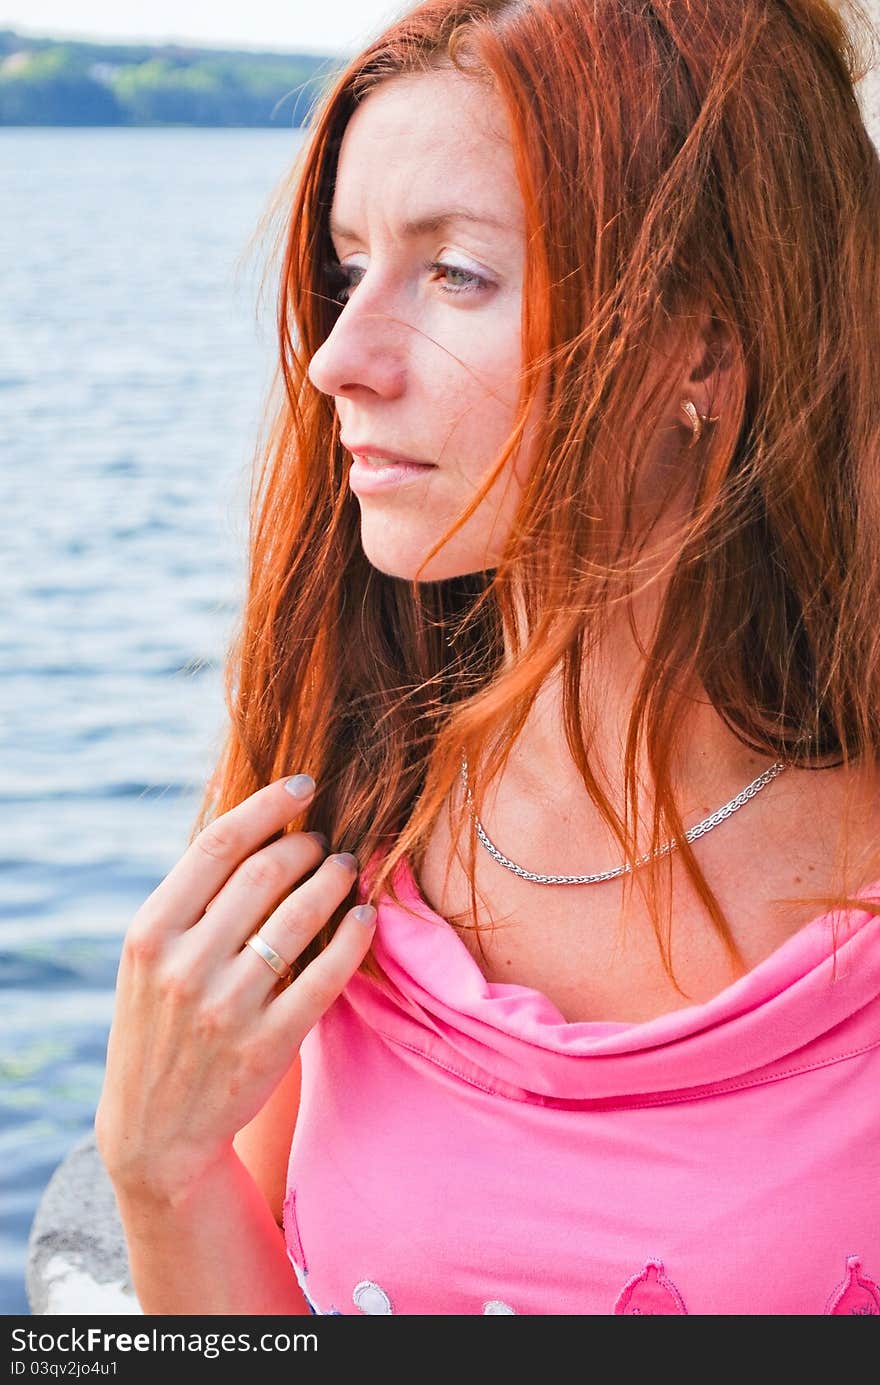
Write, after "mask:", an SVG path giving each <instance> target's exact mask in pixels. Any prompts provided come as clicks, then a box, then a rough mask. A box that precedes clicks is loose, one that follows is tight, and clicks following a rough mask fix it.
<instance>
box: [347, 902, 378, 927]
mask: <svg viewBox="0 0 880 1385" xmlns="http://www.w3.org/2000/svg"><path fill="white" fill-rule="evenodd" d="M351 916H352V918H353V919H357V921H358V923H363V924H365V925H366V927H367V928H370V927H371V926H372V924H374V923H375V922H376V910H375V909H374V907H373V905H372V904H359V905H358V906H357V908H356V909H352V911H351Z"/></svg>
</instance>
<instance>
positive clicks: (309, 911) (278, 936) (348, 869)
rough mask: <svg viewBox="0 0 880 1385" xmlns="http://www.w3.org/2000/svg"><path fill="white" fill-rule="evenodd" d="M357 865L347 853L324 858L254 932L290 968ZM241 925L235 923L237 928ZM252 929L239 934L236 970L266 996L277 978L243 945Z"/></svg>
mask: <svg viewBox="0 0 880 1385" xmlns="http://www.w3.org/2000/svg"><path fill="white" fill-rule="evenodd" d="M357 873H358V872H357V862H356V860H355V858H354V856H352V855H350V854H349V853H348V852H340V853H338V854H336V855H333V856H328V857H327V858H326V860H325V861H323V862H322V864H321V865H320V866H319V867H318V869H317V870H316V871H315V874H314V875H313V876H312V877H311V879H310V880H305V881H303V883H302V884H301V885H297V887H296V889H295V890H293V891H292V892H291V893H290V894H289V895H288V896H287V898H286V899H285V900H283V901H282V903H281V904H279V906H278V908H277V909H275V910H274V912H273V913H272V914H270V916H269V917H268V918H267V919H266V922H265V923H264V924H263V925H262V926H261V927H260V928H259V929H257V930H256V931H257V932H258V933H259V936H260V938H261V939H262V940H263V942H264V943H268V945H269V947H271V948H272V949H273V951H275V952H277V953H278V955H279V957H282V958H283V959H284V961H285V962H286V963H287V964H288V966H292V965H293V964H294V962H295V961H296V959H297V958H298V957H299V954H300V953H301V952H302V950H303V948H304V947H305V946H306V945H307V944H308V943H309V942H311V940H312V938H314V936H315V934H316V933H318V932H320V930H321V929H322V928H323V927H324V926H325V924H326V923H327V922H328V920H329V919H330V918H331V916H332V915H333V914H334V912H335V911H336V910H337V909H338V908H339V905H340V904H341V903H342V902H343V900H344V899H345V897H346V895H347V894H348V893H349V891H350V890H351V887H352V885H353V884H354V882H355V880H356V879H357ZM240 926H241V925H240V924H239V927H240ZM254 931H255V930H254V929H253V928H251V929H249V930H247V931H245V932H243V933H240V935H239V947H240V949H241V953H240V961H239V964H238V965H239V970H240V971H241V972H242V974H244V975H247V976H248V977H249V978H252V980H253V983H254V986H255V988H256V989H257V990H259V991H261V992H263V993H266V994H268V992H269V991H271V990H272V988H273V986H274V985H277V982H278V976H277V975H276V974H275V973H274V972H273V970H272V967H271V966H270V965H269V963H268V962H267V961H265V960H264V958H262V957H260V956H259V954H258V953H256V952H255V951H254V950H253V948H250V947H247V946H246V941H247V938H248V937H249V936H250V934H251V933H253V932H254Z"/></svg>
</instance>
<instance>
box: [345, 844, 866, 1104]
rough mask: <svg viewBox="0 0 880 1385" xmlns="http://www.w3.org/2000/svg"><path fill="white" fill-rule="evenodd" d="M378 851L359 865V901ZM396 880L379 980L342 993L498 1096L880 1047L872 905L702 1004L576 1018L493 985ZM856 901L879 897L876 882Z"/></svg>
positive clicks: (568, 1097) (810, 927)
mask: <svg viewBox="0 0 880 1385" xmlns="http://www.w3.org/2000/svg"><path fill="white" fill-rule="evenodd" d="M378 859H379V854H378V853H377V854H376V855H375V856H374V857H373V858H372V859H371V861H370V862H369V863H368V865H367V867H366V868H365V869H364V871H363V872H362V875H361V880H360V884H359V890H358V892H359V896H360V898H362V899H363V898H366V895H367V892H368V889H369V885H370V883H371V880H372V877H373V875H374V872H375V868H376V865H377V863H378ZM393 878H394V884H395V888H396V889H397V891H398V893H399V895H400V898H401V901H402V903H401V904H399V905H398V904H395V903H394V901H393V900H392V899H391V897H390V895H389V894H388V893H387V892H383V893H382V895H380V897H379V898H378V899H377V900H376V907H377V911H378V917H377V920H376V931H375V934H374V939H373V953H374V956H375V958H376V961H377V962H378V963H379V966H380V967H381V969H382V972H383V980H382V982H375V981H374V980H373V979H372V978H369V977H365V976H364V975H363V973H360V972H359V973H356V974H355V976H354V977H352V978H351V980H350V982H349V984H348V986H347V987H346V992H345V995H346V998H347V1000H348V1001H349V1003H350V1004H352V1005H353V1006H354V1008H355V1009H356V1010H357V1011H359V1012H360V1014H361V1016H362V1018H364V1020H365V1021H366V1022H368V1023H369V1024H371V1025H372V1026H373V1027H374V1028H375V1029H377V1030H378V1031H379V1032H380V1033H382V1034H383V1035H384V1036H385V1037H386V1038H388V1039H389V1040H391V1041H392V1042H398V1043H400V1044H402V1045H403V1046H405V1047H407V1048H410V1049H413V1050H414V1051H417V1052H421V1053H423V1054H424V1055H425V1056H426V1057H429V1058H430V1059H431V1060H432V1061H434V1062H435V1063H438V1064H440V1065H441V1066H445V1067H447V1068H448V1069H449V1070H450V1071H453V1072H458V1073H459V1075H461V1076H462V1077H464V1078H465V1079H466V1080H469V1081H473V1082H476V1083H477V1085H481V1086H485V1087H488V1088H489V1089H490V1090H496V1091H498V1092H499V1094H501V1095H507V1096H514V1097H518V1098H520V1099H532V1100H538V1101H541V1100H544V1101H551V1102H552V1101H556V1102H562V1103H565V1102H568V1101H576V1102H581V1101H603V1100H604V1101H617V1100H620V1099H623V1098H626V1099H627V1100H628V1101H629V1102H630V1104H631V1103H632V1102H633V1101H634V1100H635V1101H638V1099H642V1100H643V1101H644V1103H645V1104H656V1103H657V1102H658V1101H662V1100H675V1099H676V1098H677V1097H683V1096H696V1095H699V1094H707V1095H708V1094H709V1093H710V1092H712V1091H714V1090H718V1089H719V1088H723V1087H725V1086H743V1085H747V1084H752V1083H759V1082H763V1081H769V1080H774V1079H775V1078H778V1077H780V1076H783V1075H786V1074H787V1073H790V1072H792V1071H798V1070H800V1069H802V1068H805V1067H811V1066H816V1065H824V1064H825V1063H827V1062H830V1061H835V1060H836V1058H839V1057H841V1056H844V1055H845V1054H847V1053H849V1052H857V1051H859V1049H860V1046H861V1047H862V1048H865V1047H871V1046H872V1045H873V1044H876V1043H880V919H878V918H877V917H875V916H874V915H872V914H871V913H870V912H869V911H868V910H861V909H852V910H849V911H841V910H835V911H829V912H826V913H823V914H821V915H819V916H818V917H816V918H814V919H813V920H811V921H810V922H809V923H807V924H804V925H802V926H801V927H800V928H799V929H798V930H797V932H795V933H794V934H792V936H791V937H789V938H787V939H786V940H785V941H784V942H783V943H782V944H780V946H779V947H777V948H776V949H775V950H774V951H773V952H772V953H771V954H770V955H769V956H768V957H766V958H765V959H764V960H763V961H762V962H759V963H758V964H757V966H755V967H754V968H753V969H752V970H751V971H749V972H748V973H747V974H746V975H745V976H742V977H740V978H738V979H737V980H736V981H734V982H732V983H731V984H730V985H729V986H727V987H725V988H724V989H723V990H722V991H720V992H719V993H718V994H716V995H715V996H713V997H712V998H711V999H709V1000H707V1001H705V1002H701V1003H699V1004H695V1005H688V1006H686V1007H683V1008H681V1009H677V1010H673V1011H669V1012H667V1013H665V1014H662V1015H659V1016H657V1017H656V1018H654V1019H650V1020H645V1021H634V1022H628V1021H601V1020H599V1021H596V1020H586V1021H570V1020H566V1019H565V1017H564V1016H563V1015H562V1013H561V1011H560V1010H559V1009H558V1007H557V1006H556V1005H555V1004H554V1003H553V1002H552V1001H551V1000H550V998H549V997H548V996H547V995H545V994H544V993H543V992H541V991H539V990H536V989H534V988H532V987H530V986H524V985H519V984H515V983H505V982H495V981H489V980H487V978H486V977H485V976H484V975H483V973H482V971H481V970H480V967H479V965H478V963H477V961H476V959H475V958H474V957H473V955H472V954H471V952H470V951H469V950H468V948H467V947H466V945H465V943H464V942H463V940H462V939H461V938H460V937H459V935H458V933H457V932H456V931H455V929H454V928H453V927H452V925H451V924H450V923H449V921H448V920H447V919H445V918H443V917H442V916H441V915H440V914H438V913H436V912H435V911H434V910H433V909H432V908H431V907H430V905H429V904H428V903H427V901H426V900H425V899H424V897H423V896H422V894H421V892H420V890H419V886H418V884H417V882H416V879H415V876H414V873H413V870H412V868H411V865H410V862H409V860H408V859H407V858H403V859H402V860H401V861H400V862H399V863H398V865H397V867H396V869H395V872H394V877H393ZM856 897H858V898H871V897H876V898H880V881H877V882H874V883H872V884H870V885H867V886H865V887H864V888H863V889H861V890H859V891H858V892H857V894H856ZM587 907H588V906H587ZM835 924H836V925H837V926H836V930H835ZM835 932H836V938H835ZM835 943H836V945H835Z"/></svg>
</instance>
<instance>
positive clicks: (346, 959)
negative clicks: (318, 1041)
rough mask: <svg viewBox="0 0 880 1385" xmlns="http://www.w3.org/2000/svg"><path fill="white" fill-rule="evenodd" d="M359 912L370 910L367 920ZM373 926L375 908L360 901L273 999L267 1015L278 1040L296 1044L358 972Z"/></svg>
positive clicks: (365, 953)
mask: <svg viewBox="0 0 880 1385" xmlns="http://www.w3.org/2000/svg"><path fill="white" fill-rule="evenodd" d="M361 911H369V915H370V917H369V918H368V920H367V921H366V922H363V921H362V920H361V919H359V918H358V917H357V915H358V913H359V912H361ZM375 929H376V910H375V908H373V906H372V905H365V904H361V905H357V906H356V907H355V908H354V909H350V910H349V912H348V913H347V914H346V915H345V917H344V918H343V919H342V920H341V922H340V924H339V927H338V928H337V930H336V932H335V933H334V934H333V937H332V938H331V939H330V942H329V943H328V944H327V946H326V947H325V948H323V949H322V950H321V952H319V953H318V956H317V957H315V958H314V959H313V960H312V961H311V962H309V964H308V966H307V967H304V968H303V970H302V971H301V972H300V974H299V976H298V977H297V978H296V980H295V981H294V982H293V983H292V984H291V985H289V986H286V987H285V988H284V990H282V991H281V992H280V993H279V995H278V996H277V997H276V998H275V999H274V1000H273V1001H272V1004H271V1005H270V1007H269V1009H268V1011H267V1014H269V1015H271V1016H272V1019H273V1023H276V1022H277V1026H278V1028H277V1032H278V1036H279V1041H281V1040H282V1039H283V1040H284V1041H285V1042H290V1039H291V1037H293V1038H294V1039H295V1041H296V1044H297V1047H299V1045H300V1044H301V1043H302V1041H303V1039H304V1038H305V1036H306V1034H307V1033H308V1032H309V1030H310V1029H311V1028H312V1026H313V1025H314V1024H316V1023H317V1021H318V1020H319V1019H320V1018H321V1016H322V1015H323V1013H324V1011H325V1010H328V1009H329V1008H330V1006H331V1005H332V1004H333V1002H334V1000H335V999H336V997H337V996H338V995H339V994H340V993H341V992H342V991H343V990H344V989H345V987H346V985H347V984H348V982H349V981H350V980H351V977H352V976H353V975H354V973H355V972H356V971H357V969H358V967H359V966H360V964H361V962H362V961H363V960H364V958H365V957H366V955H367V953H368V952H369V950H370V944H371V943H372V941H373V934H374V933H375ZM247 950H248V951H250V948H248V949H247Z"/></svg>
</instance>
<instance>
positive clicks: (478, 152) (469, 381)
mask: <svg viewBox="0 0 880 1385" xmlns="http://www.w3.org/2000/svg"><path fill="white" fill-rule="evenodd" d="M420 222H421V223H423V224H422V225H418V224H410V225H407V223H420ZM429 222H431V223H433V224H428V223H429ZM331 230H332V236H333V247H334V250H335V254H336V256H337V258H338V260H339V263H340V265H341V266H342V268H343V270H344V274H345V284H344V286H343V287H341V288H340V290H339V292H340V296H341V301H343V302H344V304H345V306H344V308H343V311H342V312H341V314H340V316H339V319H338V321H337V322H336V324H335V326H334V328H333V331H332V332H331V333H330V335H329V336H328V338H327V340H326V341H325V342H324V343H323V345H322V346H321V347H320V348H319V350H318V351H316V353H315V355H314V356H313V357H312V360H311V363H310V366H309V377H310V379H311V381H312V383H313V384H314V385H315V386H316V388H317V389H319V390H322V391H323V392H324V393H325V394H328V395H332V396H333V399H334V401H335V405H336V410H337V413H338V416H339V424H340V432H341V437H342V441H343V444H344V445H345V446H346V448H347V454H348V455H347V460H348V461H349V463H351V462H352V460H353V459H352V457H351V455H350V454H352V453H358V452H359V450H360V449H361V448H362V447H366V448H371V449H375V451H376V452H377V453H393V454H397V455H398V456H403V457H407V458H411V459H412V460H414V461H416V462H422V463H430V465H429V466H425V467H424V469H422V470H419V471H416V472H414V473H409V474H408V475H407V476H406V477H405V478H404V479H398V478H399V476H400V472H399V471H396V472H394V473H393V474H392V473H391V472H390V471H383V470H382V469H381V468H380V467H378V466H374V465H373V464H371V462H369V461H360V462H355V463H354V470H353V472H352V474H351V476H350V478H349V484H350V485H351V487H352V490H353V491H354V493H355V495H356V496H357V501H358V504H359V506H360V512H361V539H362V543H363V548H364V552H365V554H366V556H367V558H368V559H369V561H370V562H371V563H372V564H373V565H374V566H375V567H377V568H380V569H381V570H382V571H383V572H386V573H389V574H391V575H393V576H397V577H404V578H411V577H413V576H414V575H415V574H416V572H417V570H418V569H419V567H420V564H421V563H422V562H423V560H424V557H425V555H426V553H427V552H428V551H429V549H430V548H431V546H432V545H433V544H434V543H435V542H436V541H437V539H438V538H439V537H440V536H441V535H442V534H443V533H444V532H445V531H446V529H447V528H449V526H450V525H451V524H452V523H453V522H454V521H455V519H456V518H457V516H458V515H459V513H460V512H461V511H462V510H463V509H464V508H465V507H466V506H467V504H468V503H469V502H470V501H471V500H472V498H473V496H474V494H475V492H476V491H477V489H478V488H479V486H480V484H481V482H482V481H483V479H484V478H485V476H486V475H487V473H488V472H489V470H490V468H491V467H492V465H493V463H494V461H495V459H496V457H497V456H498V453H499V451H500V449H501V447H502V445H503V443H504V441H505V439H506V437H507V435H508V433H509V431H510V428H511V426H512V423H513V419H514V415H515V410H516V401H517V392H518V380H519V372H520V365H521V339H520V331H521V302H522V275H523V259H524V223H523V208H522V199H521V197H520V193H519V189H518V186H517V182H516V177H515V173H514V165H513V155H512V151H511V148H510V144H509V142H508V139H507V136H506V133H505V124H504V116H503V112H502V110H501V108H500V105H499V104H498V102H497V98H495V97H494V96H492V95H490V94H489V93H488V92H487V90H486V89H485V88H484V87H482V86H480V85H478V84H477V83H475V82H474V81H472V80H469V79H468V78H466V77H463V76H461V74H459V73H450V72H435V73H430V74H418V75H415V76H409V75H407V76H402V77H395V78H391V79H389V80H387V81H386V82H384V83H383V84H382V85H381V86H379V87H377V88H376V89H375V90H373V91H372V92H371V93H370V94H369V96H368V97H367V98H366V100H365V101H364V102H363V103H362V104H361V105H360V106H359V107H358V109H357V110H356V112H355V114H354V115H353V117H352V119H351V120H350V122H349V124H348V127H347V129H346V131H345V134H344V137H343V140H342V146H341V150H340V156H339V164H338V172H337V180H336V187H335V191H334V197H333V204H332V209H331ZM379 460H380V459H379V458H378V457H377V458H375V459H374V461H376V462H378V461H379ZM527 468H528V440H527V441H526V444H525V446H524V448H521V449H520V452H519V453H518V455H517V457H516V459H515V465H508V466H507V467H506V468H505V469H504V471H503V472H502V474H501V476H500V477H499V478H498V480H497V481H496V482H495V484H494V485H493V487H492V489H491V490H490V492H489V494H488V495H487V497H486V499H485V500H484V501H483V502H482V503H481V504H480V505H479V506H478V508H477V509H476V511H475V512H474V513H473V514H472V515H471V516H470V517H469V519H468V520H467V521H466V522H465V524H464V525H463V527H462V528H461V529H460V530H459V532H458V533H457V534H456V535H455V536H454V538H453V539H452V540H450V541H449V542H448V543H447V544H446V545H445V546H444V548H443V549H442V550H441V551H440V552H439V553H438V554H437V555H436V556H435V557H434V558H432V560H431V562H430V563H429V564H427V565H426V566H425V567H424V568H423V569H422V571H421V572H420V573H419V576H420V579H421V580H424V581H437V580H440V579H443V578H447V577H453V576H459V575H461V574H464V573H468V572H478V571H481V570H483V569H485V568H491V567H495V566H497V563H498V559H499V556H500V553H501V549H502V547H503V545H504V540H505V537H506V535H507V533H508V531H509V528H510V525H511V522H512V519H513V515H514V513H515V510H516V508H517V504H518V501H519V497H520V494H521V490H522V485H523V481H524V479H525V475H526V474H527ZM364 476H365V477H366V478H367V479H366V481H364V480H362V477H364ZM383 477H384V478H385V479H384V480H383ZM389 482H390V484H389ZM373 487H375V489H373Z"/></svg>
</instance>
